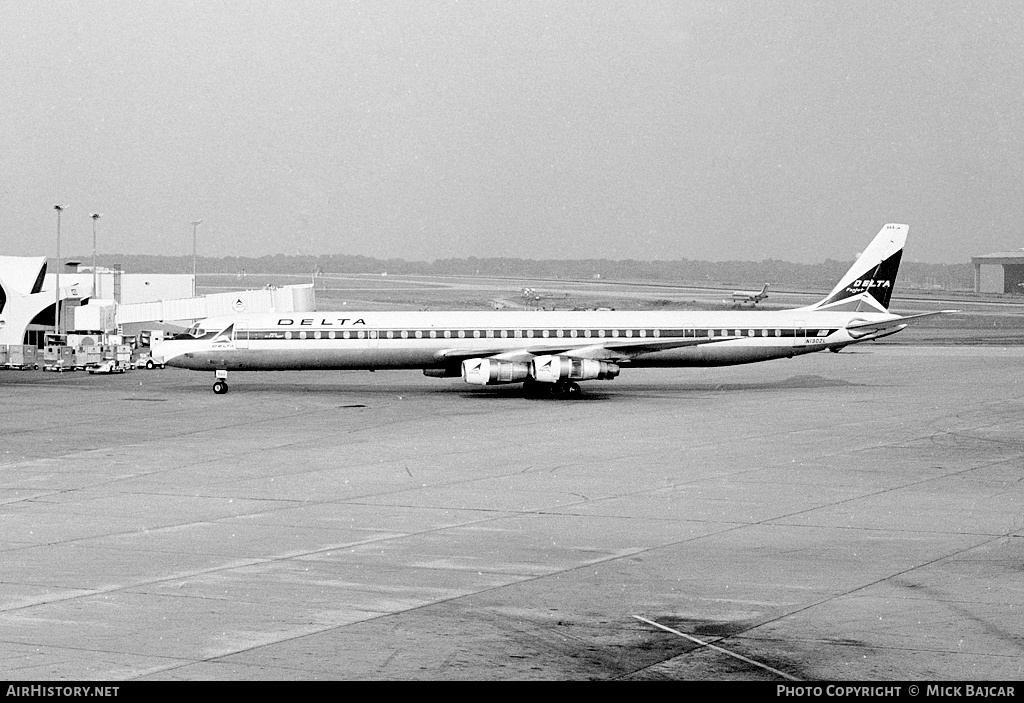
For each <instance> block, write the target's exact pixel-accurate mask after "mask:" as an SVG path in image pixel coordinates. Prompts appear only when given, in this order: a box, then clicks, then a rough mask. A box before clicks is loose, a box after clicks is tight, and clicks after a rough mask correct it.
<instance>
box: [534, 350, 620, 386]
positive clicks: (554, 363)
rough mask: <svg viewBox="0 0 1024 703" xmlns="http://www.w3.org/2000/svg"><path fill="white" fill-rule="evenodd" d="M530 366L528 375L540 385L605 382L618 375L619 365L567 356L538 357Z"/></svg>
mask: <svg viewBox="0 0 1024 703" xmlns="http://www.w3.org/2000/svg"><path fill="white" fill-rule="evenodd" d="M530 366H531V368H530V375H531V376H533V378H534V379H535V380H537V381H540V382H541V383H558V382H559V381H563V380H569V381H589V380H591V379H598V380H600V381H605V380H609V379H612V378H615V377H616V376H618V375H619V365H618V364H613V363H611V362H610V361H598V360H597V359H572V358H570V357H568V356H538V357H537V358H535V359H534V360H533V361H532V362H531V364H530Z"/></svg>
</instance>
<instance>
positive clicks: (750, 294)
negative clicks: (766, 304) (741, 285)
mask: <svg viewBox="0 0 1024 703" xmlns="http://www.w3.org/2000/svg"><path fill="white" fill-rule="evenodd" d="M767 297H768V284H767V283H765V284H764V286H763V287H762V288H761V290H734V291H733V292H732V305H733V307H735V308H738V307H740V306H741V305H745V304H746V303H750V304H751V305H757V304H758V303H760V302H761V301H762V300H764V299H765V298H767Z"/></svg>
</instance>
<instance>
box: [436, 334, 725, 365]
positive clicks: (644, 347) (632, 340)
mask: <svg viewBox="0 0 1024 703" xmlns="http://www.w3.org/2000/svg"><path fill="white" fill-rule="evenodd" d="M734 339H741V337H736V336H728V337H714V338H711V339H708V338H705V337H687V338H684V339H679V338H674V339H658V338H657V337H627V338H622V337H611V338H606V339H602V340H601V341H600V342H597V343H595V344H587V345H583V346H579V345H578V344H571V343H567V342H569V341H570V340H558V341H559V342H560V343H551V344H538V345H536V346H531V347H528V348H526V349H508V348H493V349H441V350H440V351H438V352H437V353H436V354H435V355H434V356H435V357H437V358H438V359H441V360H444V361H452V362H454V361H461V360H462V359H475V358H495V359H504V360H505V361H529V360H530V359H532V358H534V357H536V356H542V355H545V354H561V355H562V356H568V357H573V358H576V359H602V360H606V361H621V360H624V359H630V358H632V357H634V356H637V355H639V354H646V353H648V352H655V351H664V350H666V349H678V348H679V347H693V346H697V345H700V344H717V343H718V342H728V341H730V340H734ZM554 341H555V340H552V342H554ZM577 341H578V340H577Z"/></svg>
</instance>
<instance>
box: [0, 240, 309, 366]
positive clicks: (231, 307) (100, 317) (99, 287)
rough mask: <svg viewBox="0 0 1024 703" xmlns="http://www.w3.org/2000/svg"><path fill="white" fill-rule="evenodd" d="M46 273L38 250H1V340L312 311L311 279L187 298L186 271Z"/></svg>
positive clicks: (23, 341) (37, 342) (29, 341)
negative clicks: (33, 253)
mask: <svg viewBox="0 0 1024 703" xmlns="http://www.w3.org/2000/svg"><path fill="white" fill-rule="evenodd" d="M68 268H69V269H71V270H68V271H66V272H64V271H62V272H61V274H60V290H59V292H58V288H57V276H56V275H54V274H53V273H47V262H46V258H45V257H42V256H35V257H24V256H0V346H10V345H31V346H35V347H37V348H42V347H43V345H44V344H45V340H46V337H47V335H52V334H67V333H70V332H88V333H101V334H102V333H114V332H116V331H117V330H118V328H120V327H121V326H124V325H128V324H134V323H165V322H166V323H171V324H181V325H182V326H187V325H188V324H191V321H193V320H197V319H202V318H204V317H208V316H211V315H222V314H230V313H232V312H267V311H271V310H279V311H281V312H307V311H312V310H315V309H316V307H315V301H314V289H313V285H312V284H304V285H293V286H281V287H275V288H270V289H261V290H245V291H234V292H228V293H216V294H212V295H204V296H193V291H194V290H195V287H194V279H193V277H192V275H190V274H188V275H186V274H130V273H124V272H122V271H120V270H117V269H103V268H97V269H96V271H95V272H94V271H93V270H92V268H90V267H83V266H80V265H79V264H78V263H77V262H72V263H69V264H68Z"/></svg>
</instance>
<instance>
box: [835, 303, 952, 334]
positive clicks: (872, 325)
mask: <svg viewBox="0 0 1024 703" xmlns="http://www.w3.org/2000/svg"><path fill="white" fill-rule="evenodd" d="M953 312H959V310H937V311H935V312H921V313H917V314H916V315H904V316H902V317H891V318H889V319H888V320H876V321H873V322H868V321H867V320H861V321H857V322H851V323H850V324H848V325H847V326H846V331H847V332H849V333H850V336H851V337H854V338H855V339H861V340H863V339H864V338H865V337H867V336H868V335H871V334H872V332H873V331H881V330H887V329H889V328H891V327H899V328H900V329H903V328H904V327H906V326H907V322H908V321H914V320H920V319H922V318H925V317H932V316H934V315H945V314H948V313H953ZM896 331H899V330H896ZM879 336H884V335H879ZM876 338H877V337H876Z"/></svg>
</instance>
